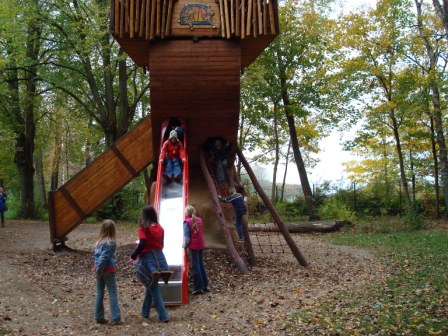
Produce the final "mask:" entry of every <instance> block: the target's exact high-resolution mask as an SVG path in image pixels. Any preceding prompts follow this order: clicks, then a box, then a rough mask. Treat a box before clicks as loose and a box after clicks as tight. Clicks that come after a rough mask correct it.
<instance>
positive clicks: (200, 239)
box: [185, 216, 205, 251]
mask: <svg viewBox="0 0 448 336" xmlns="http://www.w3.org/2000/svg"><path fill="white" fill-rule="evenodd" d="M196 220H197V223H198V231H197V232H196V233H194V230H193V221H192V220H191V217H186V218H185V221H186V222H187V223H188V226H189V227H190V245H188V247H189V248H190V249H192V250H195V251H199V250H203V249H204V247H205V242H204V235H203V234H202V219H201V218H199V217H198V216H196Z"/></svg>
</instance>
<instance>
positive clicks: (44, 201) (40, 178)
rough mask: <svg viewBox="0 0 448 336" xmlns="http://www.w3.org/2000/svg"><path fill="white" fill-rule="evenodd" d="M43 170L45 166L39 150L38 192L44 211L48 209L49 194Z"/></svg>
mask: <svg viewBox="0 0 448 336" xmlns="http://www.w3.org/2000/svg"><path fill="white" fill-rule="evenodd" d="M43 170H44V165H43V159H42V151H41V150H39V151H38V152H37V157H36V176H37V190H38V192H39V198H40V204H41V207H42V208H44V209H48V203H47V192H46V191H45V177H44V172H43Z"/></svg>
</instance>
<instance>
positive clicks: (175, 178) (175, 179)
mask: <svg viewBox="0 0 448 336" xmlns="http://www.w3.org/2000/svg"><path fill="white" fill-rule="evenodd" d="M181 179H182V175H177V176H174V181H176V182H180V180H181Z"/></svg>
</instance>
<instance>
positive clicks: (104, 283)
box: [94, 219, 123, 325]
mask: <svg viewBox="0 0 448 336" xmlns="http://www.w3.org/2000/svg"><path fill="white" fill-rule="evenodd" d="M115 233H116V229H115V223H114V221H113V220H110V219H106V220H105V221H104V222H103V225H102V226H101V231H100V234H99V236H98V241H97V242H96V244H95V252H94V257H95V262H94V270H95V274H96V295H95V310H94V317H95V321H96V322H97V323H100V324H104V323H107V322H108V321H107V320H106V319H105V318H104V303H103V301H104V288H105V287H107V292H108V293H109V306H110V316H111V319H112V321H111V323H110V324H111V325H119V324H123V322H122V321H121V312H120V307H119V305H118V292H117V282H116V279H115V266H116V264H117V257H116V255H115V250H116V246H117V244H116V242H115Z"/></svg>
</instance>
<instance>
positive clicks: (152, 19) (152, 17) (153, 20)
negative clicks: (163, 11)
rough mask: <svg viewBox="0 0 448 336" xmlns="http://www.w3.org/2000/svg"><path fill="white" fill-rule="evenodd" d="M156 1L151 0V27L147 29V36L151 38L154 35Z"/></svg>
mask: <svg viewBox="0 0 448 336" xmlns="http://www.w3.org/2000/svg"><path fill="white" fill-rule="evenodd" d="M156 1H157V0H151V29H150V31H149V38H150V39H151V40H153V39H154V35H155V24H156Z"/></svg>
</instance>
